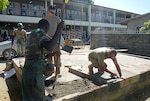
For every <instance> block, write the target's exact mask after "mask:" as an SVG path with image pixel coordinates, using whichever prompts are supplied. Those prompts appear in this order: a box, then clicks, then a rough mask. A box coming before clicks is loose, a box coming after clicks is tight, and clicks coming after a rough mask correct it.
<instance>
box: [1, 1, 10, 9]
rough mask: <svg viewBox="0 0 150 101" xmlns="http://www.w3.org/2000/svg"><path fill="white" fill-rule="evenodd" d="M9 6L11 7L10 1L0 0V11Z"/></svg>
mask: <svg viewBox="0 0 150 101" xmlns="http://www.w3.org/2000/svg"><path fill="white" fill-rule="evenodd" d="M8 5H9V1H8V0H0V10H5V9H6V8H7V6H8Z"/></svg>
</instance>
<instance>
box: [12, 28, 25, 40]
mask: <svg viewBox="0 0 150 101" xmlns="http://www.w3.org/2000/svg"><path fill="white" fill-rule="evenodd" d="M13 35H14V36H15V37H16V38H17V39H22V38H25V37H26V31H25V30H24V29H22V30H18V29H15V30H14V31H13Z"/></svg>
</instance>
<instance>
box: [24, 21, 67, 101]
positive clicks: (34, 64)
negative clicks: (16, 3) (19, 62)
mask: <svg viewBox="0 0 150 101" xmlns="http://www.w3.org/2000/svg"><path fill="white" fill-rule="evenodd" d="M62 25H64V24H63V21H62V22H60V23H59V24H58V27H57V29H56V33H55V35H54V36H53V38H52V39H51V40H49V39H48V38H47V36H46V33H47V31H48V28H49V23H48V21H47V20H45V19H41V20H40V21H39V23H38V28H37V29H35V30H33V31H32V32H31V34H30V36H29V37H28V39H27V41H26V51H25V65H24V68H23V73H22V91H23V101H47V100H46V99H45V83H44V76H43V74H44V73H45V71H49V73H50V74H52V73H53V70H54V65H53V64H52V63H47V62H46V61H45V57H44V54H43V49H44V48H45V49H47V50H52V49H53V48H54V46H55V44H56V42H57V40H58V37H59V33H60V30H61V29H62ZM50 26H51V25H50Z"/></svg>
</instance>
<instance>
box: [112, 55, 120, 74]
mask: <svg viewBox="0 0 150 101" xmlns="http://www.w3.org/2000/svg"><path fill="white" fill-rule="evenodd" d="M112 60H113V62H114V64H115V66H116V69H117V71H118V73H119V76H120V77H121V76H122V73H121V69H120V66H119V64H118V62H117V59H116V58H113V59H112Z"/></svg>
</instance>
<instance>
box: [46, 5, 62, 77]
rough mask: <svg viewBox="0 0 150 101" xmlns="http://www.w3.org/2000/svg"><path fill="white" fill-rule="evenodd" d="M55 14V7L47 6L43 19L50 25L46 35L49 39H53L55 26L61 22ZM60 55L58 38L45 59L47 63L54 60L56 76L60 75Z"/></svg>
mask: <svg viewBox="0 0 150 101" xmlns="http://www.w3.org/2000/svg"><path fill="white" fill-rule="evenodd" d="M55 14H56V6H55V5H51V6H49V8H48V14H47V16H46V17H44V19H46V20H48V22H49V24H50V25H51V26H50V27H49V30H48V32H47V34H46V35H47V37H48V38H49V39H52V38H53V36H54V35H55V32H56V28H57V25H58V24H59V23H60V21H61V20H60V18H59V17H57V16H55ZM60 55H61V52H60V38H58V40H57V44H56V45H55V46H54V49H53V50H51V51H47V52H46V58H47V61H48V62H49V63H52V62H53V60H52V59H53V58H54V64H55V67H56V73H55V75H56V76H57V75H58V74H60V67H61V59H60Z"/></svg>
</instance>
